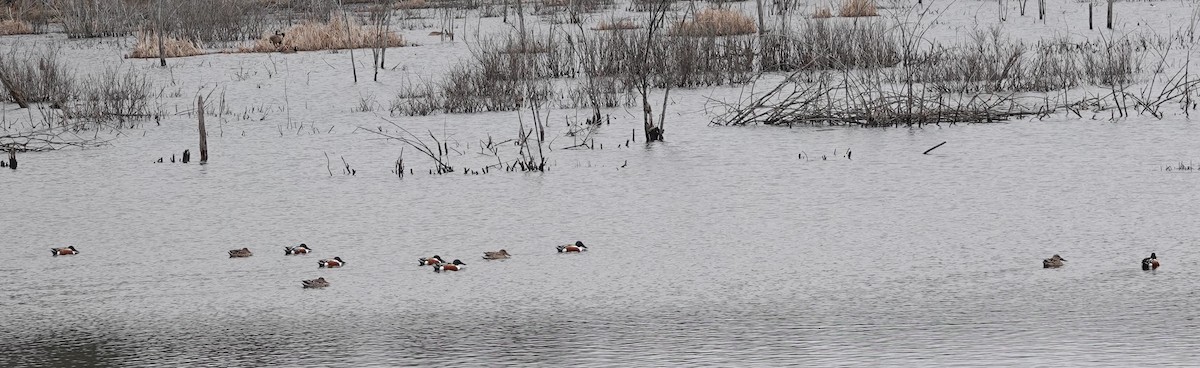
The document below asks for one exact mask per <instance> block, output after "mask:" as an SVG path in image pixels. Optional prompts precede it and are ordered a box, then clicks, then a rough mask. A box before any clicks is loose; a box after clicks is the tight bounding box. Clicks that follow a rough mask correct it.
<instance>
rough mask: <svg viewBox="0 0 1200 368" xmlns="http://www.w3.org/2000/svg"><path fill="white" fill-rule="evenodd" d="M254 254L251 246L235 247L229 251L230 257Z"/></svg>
mask: <svg viewBox="0 0 1200 368" xmlns="http://www.w3.org/2000/svg"><path fill="white" fill-rule="evenodd" d="M252 255H254V253H250V248H242V249H234V250H231V251H229V258H240V257H249V256H252Z"/></svg>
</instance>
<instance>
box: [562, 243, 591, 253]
mask: <svg viewBox="0 0 1200 368" xmlns="http://www.w3.org/2000/svg"><path fill="white" fill-rule="evenodd" d="M586 250H587V246H586V245H583V242H581V241H576V242H575V244H567V245H560V246H558V252H559V253H566V252H583V251H586Z"/></svg>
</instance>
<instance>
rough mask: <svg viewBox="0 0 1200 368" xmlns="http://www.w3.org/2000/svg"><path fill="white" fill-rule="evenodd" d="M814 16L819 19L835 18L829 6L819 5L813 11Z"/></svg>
mask: <svg viewBox="0 0 1200 368" xmlns="http://www.w3.org/2000/svg"><path fill="white" fill-rule="evenodd" d="M812 17H813V18H817V19H822V18H833V12H831V11H829V7H828V6H818V7H817V10H814V11H813V15H812Z"/></svg>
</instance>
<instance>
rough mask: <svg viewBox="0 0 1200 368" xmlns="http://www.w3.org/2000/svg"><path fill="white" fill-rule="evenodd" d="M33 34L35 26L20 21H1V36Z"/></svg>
mask: <svg viewBox="0 0 1200 368" xmlns="http://www.w3.org/2000/svg"><path fill="white" fill-rule="evenodd" d="M31 33H33V25H32V24H29V22H25V21H19V20H12V19H8V20H0V36H8V35H20V34H31Z"/></svg>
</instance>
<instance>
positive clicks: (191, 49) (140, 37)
mask: <svg viewBox="0 0 1200 368" xmlns="http://www.w3.org/2000/svg"><path fill="white" fill-rule="evenodd" d="M163 54H164V55H165V56H166V57H184V56H196V55H204V50H201V49H200V47H198V46H196V43H195V42H192V41H190V40H186V39H177V38H174V37H170V36H168V37H165V38H163ZM129 57H131V58H156V57H158V37H157V35H156V34H155V33H154V32H146V31H138V33H137V44H135V45H133V52H131V53H129Z"/></svg>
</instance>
